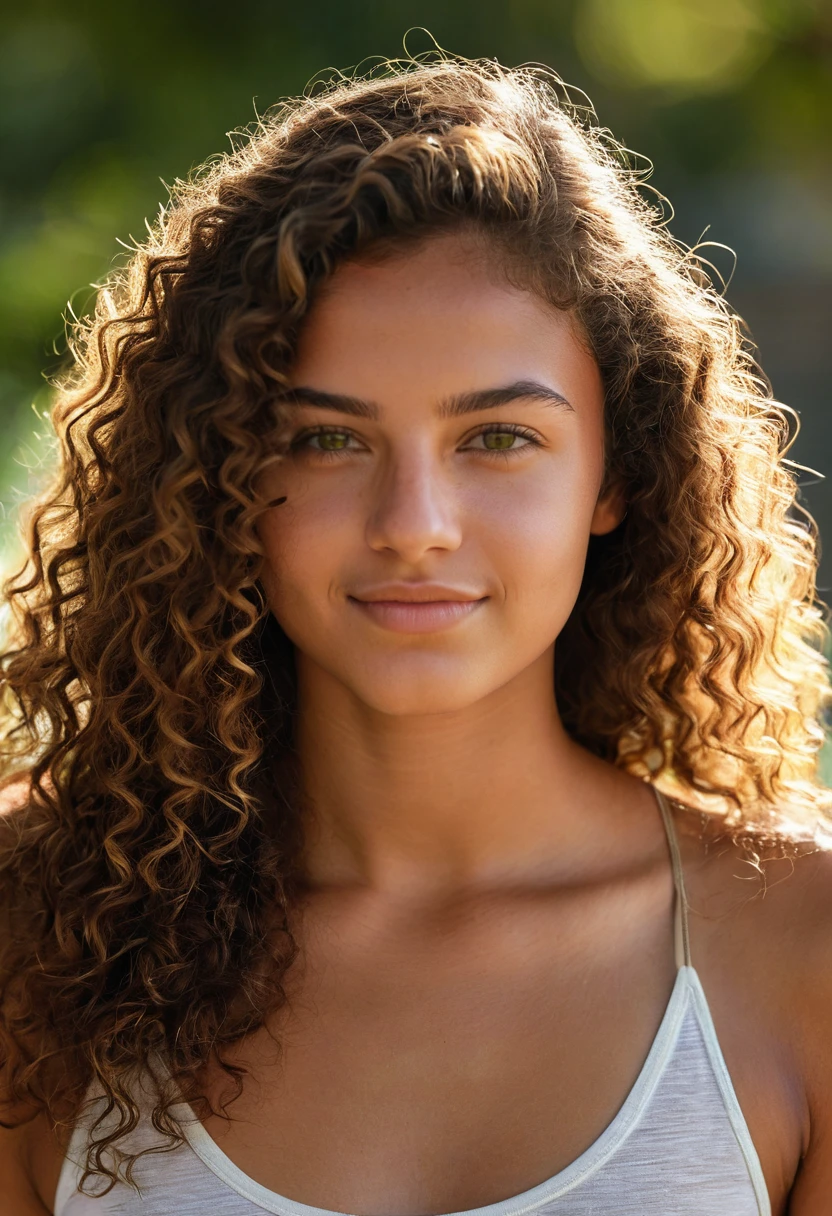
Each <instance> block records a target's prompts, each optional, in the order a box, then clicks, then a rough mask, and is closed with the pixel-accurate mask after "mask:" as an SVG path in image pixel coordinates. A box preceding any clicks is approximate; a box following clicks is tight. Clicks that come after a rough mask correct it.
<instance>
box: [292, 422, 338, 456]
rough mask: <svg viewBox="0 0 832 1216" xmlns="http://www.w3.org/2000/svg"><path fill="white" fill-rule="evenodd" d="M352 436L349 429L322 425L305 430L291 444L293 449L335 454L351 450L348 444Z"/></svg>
mask: <svg viewBox="0 0 832 1216" xmlns="http://www.w3.org/2000/svg"><path fill="white" fill-rule="evenodd" d="M352 438H353V436H352V435H351V434H350V432H349V431H341V430H339V429H338V428H337V427H320V428H318V429H317V430H314V431H303V432H302V433H301V434H300V435H298V436H296V438H295V439H293V440H292V443H291V445H290V446H291V448H292V450H293V451H297V450H298V449H304V448H305V449H307V450H310V451H313V452H320V453H325V454H327V455H334V454H335V453H336V452H345V451H349V450H350V449H349V447H348V445H349V442H350V440H351V439H352ZM313 440H314V441H315V442H313Z"/></svg>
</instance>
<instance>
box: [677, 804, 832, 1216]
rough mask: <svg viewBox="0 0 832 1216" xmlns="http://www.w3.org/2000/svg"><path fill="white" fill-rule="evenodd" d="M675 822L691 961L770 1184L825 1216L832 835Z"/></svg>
mask: <svg viewBox="0 0 832 1216" xmlns="http://www.w3.org/2000/svg"><path fill="white" fill-rule="evenodd" d="M674 822H675V824H676V826H677V832H678V836H679V841H680V848H681V851H682V856H683V861H684V873H685V881H686V886H687V895H688V904H689V925H690V937H691V946H692V954H693V959H692V961H693V963H694V965H695V966H696V967H697V969H698V970H699V972H700V978H701V979H702V980H703V984H704V987H705V990H706V993H707V995H708V999H709V1001H710V1002H711V1003H712V1004H713V1006H714V1017H715V1022H716V1026H717V1030H718V1032H719V1035H720V1039H721V1040H724V1042H723V1047H724V1050H725V1054H726V1059H727V1062H728V1064H729V1072H731V1073H732V1075H735V1081H739V1084H737V1086H736V1087H737V1089H738V1093H739V1096H740V1099H741V1105H742V1106H743V1108H744V1109H746V1108H747V1110H746V1113H748V1112H750V1113H751V1114H752V1116H753V1118H751V1119H749V1124H750V1126H751V1130H752V1133H754V1131H755V1129H756V1131H757V1136H756V1137H755V1139H756V1141H757V1142H758V1147H760V1148H761V1149H762V1151H761V1153H760V1155H761V1159H762V1160H763V1164H764V1166H765V1165H766V1163H767V1162H768V1166H769V1168H768V1169H767V1170H766V1174H767V1181H768V1182H769V1186H770V1189H771V1190H772V1191H773V1192H775V1193H776V1192H777V1190H778V1188H779V1190H780V1193H782V1194H784V1195H785V1196H787V1202H788V1211H789V1213H790V1216H818V1214H819V1213H820V1212H821V1211H825V1210H826V1206H825V1205H827V1204H828V1201H829V1195H830V1194H832V1034H831V1033H830V1030H832V830H830V827H829V826H828V825H818V828H817V829H813V828H787V827H785V826H784V827H783V828H782V829H781V830H779V831H777V832H761V831H755V830H753V829H748V830H745V831H740V832H736V831H734V830H728V829H726V827H725V825H724V823H723V822H722V821H721V820H719V819H716V818H714V817H712V816H708V815H704V814H702V813H701V812H699V811H695V810H692V809H691V808H685V807H682V806H680V805H679V804H675V806H674ZM718 1014H719V1015H720V1016H719V1017H718V1016H717V1015H718ZM744 1095H745V1097H746V1101H745V1102H743V1101H742V1099H743V1096H744ZM766 1107H768V1110H769V1112H770V1113H765V1114H764V1113H763V1111H764V1110H765V1109H766ZM774 1210H775V1211H777V1210H783V1211H785V1210H786V1208H785V1206H784V1207H781V1208H780V1209H778V1208H777V1207H776V1206H775V1209H774Z"/></svg>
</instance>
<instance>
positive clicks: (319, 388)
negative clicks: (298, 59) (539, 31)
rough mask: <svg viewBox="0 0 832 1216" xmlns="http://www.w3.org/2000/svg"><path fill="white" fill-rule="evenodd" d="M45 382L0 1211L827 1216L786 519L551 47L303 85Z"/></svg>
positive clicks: (23, 1215) (5, 1025) (632, 178)
mask: <svg viewBox="0 0 832 1216" xmlns="http://www.w3.org/2000/svg"><path fill="white" fill-rule="evenodd" d="M75 356H76V365H75V370H74V371H73V373H72V375H71V376H70V377H68V378H67V380H66V381H65V382H64V384H63V385H62V386H61V388H60V391H59V395H58V399H57V404H56V407H55V413H54V420H55V426H56V430H57V434H58V437H59V440H60V470H59V475H58V477H57V479H56V480H55V482H54V484H53V485H52V486H51V487H50V488H49V489H48V490H47V491H45V492H44V493H43V494H42V496H41V497H40V499H39V500H37V501H36V502H35V503H34V504H33V507H32V509H31V511H30V514H29V522H28V525H27V532H28V544H29V550H30V557H29V560H28V564H27V566H26V568H25V569H24V570H23V571H22V572H20V573H19V574H18V575H16V576H15V577H14V578H13V579H10V580H9V582H8V584H7V588H6V597H7V601H8V609H9V611H8V617H9V625H8V631H7V633H8V636H7V642H6V652H5V661H4V664H3V681H4V683H3V701H2V706H3V709H2V712H3V715H4V716H3V723H4V740H5V741H4V744H3V765H4V774H5V777H4V782H5V788H4V791H3V797H4V798H5V815H4V819H3V826H4V836H3V853H2V875H3V885H2V890H3V892H4V900H3V906H4V909H5V912H4V917H5V919H4V923H3V940H2V977H3V978H2V985H3V986H2V1006H1V1007H2V1020H0V1029H1V1030H2V1038H1V1040H0V1041H2V1082H3V1091H2V1098H3V1102H4V1107H3V1119H4V1124H5V1125H6V1130H5V1131H3V1132H2V1133H0V1162H2V1164H1V1165H0V1170H2V1174H0V1181H2V1183H3V1186H4V1191H3V1193H4V1194H5V1195H6V1196H7V1199H6V1200H5V1201H4V1202H5V1204H6V1206H5V1207H4V1208H3V1211H4V1213H9V1216H30V1214H31V1216H34V1214H35V1213H42V1212H44V1211H46V1212H54V1213H55V1216H106V1214H114V1213H119V1214H121V1216H138V1214H139V1213H142V1214H144V1213H148V1214H150V1213H152V1214H153V1216H163V1214H164V1213H177V1214H179V1216H185V1214H188V1216H195V1214H197V1213H198V1214H199V1216H202V1213H204V1212H206V1211H209V1212H211V1213H216V1214H217V1216H256V1214H257V1213H261V1212H272V1213H285V1214H287V1216H331V1214H332V1213H341V1212H351V1213H360V1214H361V1216H382V1214H383V1213H384V1214H390V1213H392V1214H396V1216H426V1214H435V1213H447V1212H459V1211H465V1212H467V1213H471V1212H474V1213H476V1216H509V1214H519V1213H521V1212H522V1213H524V1214H528V1213H535V1214H538V1213H539V1214H541V1216H542V1214H544V1213H545V1214H547V1216H548V1214H550V1213H551V1214H553V1216H589V1214H590V1213H591V1214H592V1216H598V1214H600V1213H609V1214H614V1216H646V1214H655V1216H670V1213H673V1214H674V1216H752V1214H757V1216H759V1214H763V1213H777V1214H779V1213H785V1212H787V1211H788V1212H789V1213H790V1216H822V1214H823V1213H826V1212H827V1211H828V1210H829V1203H830V1194H832V1045H831V1044H832V1039H830V1035H829V1010H830V1008H832V887H830V876H832V864H831V863H830V858H829V852H828V847H827V843H826V841H827V825H828V822H829V810H830V795H829V793H828V791H826V790H824V789H823V788H821V787H820V786H819V784H818V783H817V781H816V777H815V767H816V756H817V749H818V747H819V744H820V740H821V727H820V724H819V723H820V716H821V713H822V710H823V707H824V705H825V703H826V699H827V676H826V670H825V666H824V663H823V660H822V658H821V657H820V652H819V643H820V641H821V640H822V634H823V625H822V617H821V613H820V610H819V607H818V605H817V603H816V602H815V600H814V570H815V537H814V531H813V528H812V525H811V522H810V521H809V522H806V521H805V520H804V519H802V518H801V516H800V515H799V514H798V513H797V512H796V510H795V506H794V504H795V483H794V479H793V476H792V474H791V472H790V471H789V469H788V467H787V466H786V464H785V463H784V454H785V450H786V446H787V439H788V426H787V422H786V418H785V415H784V413H783V411H782V409H781V408H779V407H778V406H777V405H776V404H775V403H774V402H773V401H772V400H771V399H770V396H769V395H768V393H767V390H766V389H765V386H764V382H763V381H762V380H761V379H760V378H759V376H758V375H757V374H755V365H754V363H753V360H752V358H751V356H750V354H749V353H748V351H747V350H746V348H745V347H744V345H743V341H742V337H741V332H740V322H739V320H738V318H737V317H735V316H734V315H732V314H731V312H730V310H729V309H728V307H727V306H726V304H725V303H724V301H723V300H722V299H721V297H720V295H719V294H718V293H717V292H716V291H715V290H714V289H713V288H712V287H711V286H710V285H709V282H708V280H707V278H706V276H705V273H704V271H703V270H702V268H701V266H700V265H699V264H698V263H697V260H696V258H695V257H694V256H693V255H692V254H691V252H690V251H687V250H686V249H685V248H683V247H682V246H680V245H679V244H677V243H674V241H673V240H672V239H671V238H670V237H669V236H668V234H667V232H666V229H665V227H664V225H663V221H662V217H661V216H660V214H659V213H658V211H657V210H656V209H655V208H654V207H653V206H651V204H650V203H649V200H647V199H646V198H645V197H643V195H642V193H641V192H640V188H639V177H638V174H637V173H635V172H634V171H633V170H632V169H631V168H630V167H629V162H628V160H627V158H626V155H625V154H624V152H623V150H622V149H621V148H619V147H618V145H616V144H615V143H614V142H613V141H612V139H611V137H609V135H608V134H607V133H605V132H603V131H600V130H599V129H598V128H597V127H595V126H593V125H592V124H591V123H590V122H589V121H588V119H587V118H586V116H585V114H583V113H582V112H581V111H579V110H577V109H574V108H572V107H571V106H570V105H569V104H568V101H567V99H566V97H565V95H564V91H563V90H562V89H560V88H559V86H558V84H557V82H556V81H555V82H553V81H550V80H549V79H547V77H546V75H545V74H544V73H542V72H540V71H538V70H527V69H520V70H511V71H510V70H505V69H503V68H501V67H499V66H498V65H497V64H495V63H492V62H485V63H470V62H466V61H462V62H458V61H454V60H446V59H437V60H433V61H430V62H425V63H420V64H415V65H410V67H407V66H402V67H396V66H394V67H393V69H392V70H390V71H388V72H387V73H386V74H382V75H381V76H379V77H376V78H370V79H357V80H353V81H350V82H347V83H344V84H341V85H339V86H338V87H337V88H333V89H332V90H330V91H329V92H326V93H324V94H323V95H320V96H314V97H311V98H306V99H303V100H300V101H298V102H296V103H292V104H290V105H287V106H286V107H285V108H284V109H282V110H280V111H279V112H277V113H276V114H275V115H274V116H273V117H272V118H270V119H268V120H267V121H265V122H264V123H263V124H262V126H261V127H260V128H259V129H258V130H257V131H256V132H255V134H254V135H253V137H252V138H251V139H250V141H249V142H247V143H245V144H244V145H243V146H240V147H239V148H238V149H237V150H236V151H234V153H233V154H232V155H229V156H227V157H225V158H224V159H223V160H221V161H219V162H217V161H212V163H211V165H210V166H209V167H208V168H207V169H206V170H205V171H204V172H202V173H201V174H199V175H197V176H196V177H195V179H194V180H193V181H192V182H191V183H190V184H187V185H182V186H180V187H179V188H178V189H177V191H176V194H175V197H174V200H173V202H172V204H171V206H170V208H169V209H168V211H167V213H166V214H165V215H164V216H163V217H162V219H161V221H160V223H159V225H158V226H157V228H156V229H155V231H154V234H153V236H152V238H151V240H150V241H149V242H148V244H147V245H146V246H145V247H143V248H142V249H139V250H137V252H136V254H135V257H134V258H133V260H132V261H131V263H130V265H129V267H128V268H127V270H126V271H125V272H124V273H123V274H122V275H121V276H120V277H119V278H118V279H116V280H115V281H114V282H113V283H111V284H110V285H109V286H108V287H107V288H106V289H103V290H102V291H101V295H100V303H99V307H98V310H97V313H96V316H95V319H94V320H93V321H92V322H91V323H90V325H89V326H88V327H87V328H86V329H85V330H84V331H83V332H82V333H80V334H79V335H78V336H77V340H76V344H75ZM763 896H764V897H763Z"/></svg>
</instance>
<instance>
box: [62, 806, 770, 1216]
mask: <svg viewBox="0 0 832 1216" xmlns="http://www.w3.org/2000/svg"><path fill="white" fill-rule="evenodd" d="M656 797H657V800H658V802H659V807H660V810H661V813H662V819H663V822H664V824H665V828H666V830H667V833H668V845H669V849H670V855H671V862H672V865H673V873H674V880H675V884H676V900H675V917H674V920H675V942H676V961H677V966H678V970H677V974H676V982H675V984H674V987H673V992H672V993H671V996H670V1000H669V1001H668V1004H667V1008H666V1010H665V1013H664V1016H663V1018H662V1021H661V1025H660V1026H659V1029H658V1032H657V1033H656V1037H655V1039H654V1040H653V1043H652V1045H651V1048H650V1051H649V1053H648V1056H647V1059H646V1060H645V1062H644V1065H643V1066H642V1069H641V1072H640V1073H639V1076H638V1079H637V1080H636V1082H635V1084H634V1086H633V1087H632V1089H631V1090H630V1092H629V1094H628V1095H627V1097H626V1099H625V1101H624V1103H623V1105H622V1106H621V1108H620V1109H619V1111H618V1113H617V1115H616V1116H615V1118H614V1119H613V1120H612V1122H611V1123H610V1124H609V1125H608V1126H607V1128H606V1129H605V1130H604V1131H603V1132H602V1133H601V1135H600V1136H599V1137H598V1139H597V1140H595V1142H594V1143H593V1144H591V1145H590V1147H589V1148H588V1149H587V1150H586V1151H585V1152H584V1153H582V1154H581V1155H580V1157H578V1158H577V1159H576V1160H575V1161H573V1162H572V1163H571V1165H568V1166H567V1167H566V1168H565V1169H563V1170H561V1171H560V1172H559V1173H557V1174H555V1175H554V1176H553V1177H552V1178H548V1179H547V1180H546V1181H545V1182H542V1183H541V1184H540V1185H539V1186H535V1187H533V1188H532V1189H531V1190H528V1191H524V1192H523V1193H522V1194H520V1195H514V1196H512V1197H511V1198H508V1199H502V1200H500V1201H499V1202H496V1203H491V1204H487V1205H485V1206H483V1207H478V1208H472V1209H470V1210H469V1211H468V1212H466V1213H464V1214H463V1216H520V1214H521V1213H523V1214H524V1216H525V1214H526V1213H535V1214H536V1216H550V1214H551V1216H771V1205H770V1203H769V1198H768V1192H767V1190H766V1186H765V1182H764V1179H763V1174H762V1170H761V1168H760V1162H759V1158H758V1156H757V1152H756V1150H755V1148H754V1145H753V1143H752V1141H751V1136H750V1134H749V1131H748V1127H747V1125H746V1122H745V1119H744V1118H743V1115H742V1111H741V1110H740V1106H739V1102H738V1101H737V1097H736V1094H735V1092H734V1088H733V1085H732V1084H731V1079H730V1077H729V1075H728V1070H727V1068H726V1066H725V1061H724V1059H723V1056H722V1051H721V1050H720V1047H719V1043H718V1041H717V1037H716V1032H715V1030H714V1025H713V1021H712V1019H711V1014H710V1010H709V1008H708V1002H707V1000H706V997H705V993H704V991H703V989H702V985H701V983H700V981H699V977H698V975H697V973H696V971H695V969H694V967H693V966H692V965H691V961H690V945H689V939H688V932H687V904H686V897H685V889H684V880H683V876H682V868H681V862H680V858H679V850H678V844H677V841H676V835H675V830H674V827H673V821H672V818H671V815H670V811H669V808H668V806H667V803H666V801H665V799H664V798H663V796H662V795H661V794H660V793H659V792H658V791H656ZM96 1105H97V1104H96V1103H92V1104H91V1105H90V1107H89V1109H88V1111H87V1113H86V1114H85V1116H84V1118H83V1119H82V1120H81V1121H80V1122H79V1124H78V1126H77V1127H76V1129H75V1133H74V1135H73V1139H72V1143H71V1144H70V1147H69V1151H68V1153H67V1158H66V1160H65V1162H64V1166H63V1170H62V1172H61V1178H60V1182H59V1184H58V1193H57V1197H56V1203H55V1216H116V1214H117V1216H257V1214H258V1213H262V1212H272V1213H277V1214H278V1216H341V1214H340V1213H334V1212H331V1211H328V1210H326V1209H324V1208H317V1207H311V1206H310V1205H308V1204H304V1203H298V1202H297V1201H295V1200H292V1199H287V1198H285V1197H284V1196H282V1195H278V1194H277V1193H276V1192H274V1191H270V1190H267V1189H266V1187H263V1186H260V1185H259V1183H257V1182H254V1181H253V1179H251V1178H249V1177H248V1176H247V1175H246V1174H244V1173H243V1172H242V1170H240V1169H238V1168H237V1166H235V1165H234V1164H233V1162H232V1161H230V1160H229V1158H228V1157H227V1156H226V1155H225V1153H223V1152H222V1151H221V1149H220V1148H219V1147H218V1146H217V1145H216V1144H215V1142H214V1141H213V1140H212V1139H211V1137H210V1136H209V1135H208V1133H207V1132H206V1130H205V1128H204V1127H203V1126H202V1124H201V1123H200V1122H199V1121H198V1120H197V1119H196V1117H195V1116H194V1114H193V1111H191V1109H190V1108H189V1107H188V1106H186V1105H185V1104H184V1103H183V1104H182V1105H181V1106H180V1107H179V1108H177V1111H176V1118H177V1121H178V1122H179V1124H180V1126H181V1128H182V1131H183V1134H184V1135H185V1137H186V1142H185V1143H184V1144H183V1145H181V1146H180V1147H179V1148H177V1149H174V1150H173V1151H171V1152H165V1153H160V1154H156V1153H152V1154H149V1155H148V1156H146V1157H141V1158H140V1159H139V1161H138V1162H137V1163H136V1166H135V1170H134V1178H135V1181H136V1182H137V1183H138V1185H139V1187H140V1191H138V1192H137V1191H136V1190H134V1189H132V1188H131V1187H129V1186H127V1185H126V1184H124V1183H119V1184H118V1185H117V1186H116V1187H114V1188H113V1189H112V1190H111V1191H110V1192H109V1194H107V1195H96V1192H97V1191H100V1190H102V1189H103V1185H102V1183H101V1180H100V1179H95V1180H93V1181H92V1182H88V1183H87V1187H86V1189H87V1190H88V1191H91V1192H93V1193H92V1194H87V1195H82V1194H80V1193H79V1192H78V1189H77V1183H78V1179H79V1177H80V1167H79V1165H78V1162H80V1160H81V1158H82V1155H83V1152H84V1147H85V1143H86V1135H87V1128H88V1126H89V1120H90V1119H91V1118H94V1117H95V1113H96ZM128 1142H129V1144H130V1149H131V1151H136V1150H138V1149H143V1148H147V1147H149V1146H150V1145H152V1144H158V1143H160V1139H159V1136H158V1133H156V1132H154V1131H153V1129H152V1127H151V1126H150V1123H149V1120H148V1119H147V1118H146V1117H143V1119H142V1121H141V1122H140V1124H139V1126H138V1127H137V1129H136V1131H135V1132H134V1133H132V1134H131V1135H130V1137H129V1138H128V1139H127V1140H125V1143H124V1147H127V1143H128ZM448 1216H450V1214H448ZM454 1216H456V1214H454Z"/></svg>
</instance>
